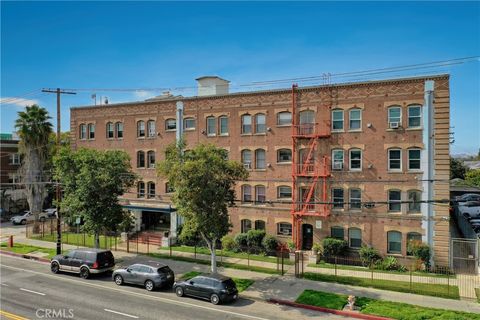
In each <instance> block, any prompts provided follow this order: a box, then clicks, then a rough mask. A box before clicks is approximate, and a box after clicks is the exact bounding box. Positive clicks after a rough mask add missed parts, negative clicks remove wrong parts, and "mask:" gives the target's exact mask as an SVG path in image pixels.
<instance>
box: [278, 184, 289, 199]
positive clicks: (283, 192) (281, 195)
mask: <svg viewBox="0 0 480 320" xmlns="http://www.w3.org/2000/svg"><path fill="white" fill-rule="evenodd" d="M277 198H278V199H291V198H292V187H290V186H279V187H277Z"/></svg>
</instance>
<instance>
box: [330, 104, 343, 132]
mask: <svg viewBox="0 0 480 320" xmlns="http://www.w3.org/2000/svg"><path fill="white" fill-rule="evenodd" d="M343 129H344V126H343V110H342V109H335V110H332V131H342V130H343Z"/></svg>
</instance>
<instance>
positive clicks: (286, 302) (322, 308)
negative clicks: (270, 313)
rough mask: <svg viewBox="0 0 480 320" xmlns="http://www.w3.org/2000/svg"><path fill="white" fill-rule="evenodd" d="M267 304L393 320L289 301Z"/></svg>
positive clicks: (274, 301) (379, 319) (370, 318)
mask: <svg viewBox="0 0 480 320" xmlns="http://www.w3.org/2000/svg"><path fill="white" fill-rule="evenodd" d="M267 302H270V303H277V304H282V305H285V306H290V307H295V308H302V309H308V310H313V311H320V312H326V313H332V314H336V315H339V316H345V317H349V318H356V319H365V320H391V318H385V317H381V316H375V315H369V314H363V313H356V312H352V311H343V310H336V309H329V308H324V307H316V306H311V305H308V304H301V303H296V302H293V301H287V300H279V299H268V300H267Z"/></svg>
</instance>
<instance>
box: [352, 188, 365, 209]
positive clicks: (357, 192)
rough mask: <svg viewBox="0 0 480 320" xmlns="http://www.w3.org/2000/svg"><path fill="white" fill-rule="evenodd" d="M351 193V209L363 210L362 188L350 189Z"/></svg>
mask: <svg viewBox="0 0 480 320" xmlns="http://www.w3.org/2000/svg"><path fill="white" fill-rule="evenodd" d="M349 193H350V209H352V210H361V209H362V190H361V189H356V188H352V189H350V190H349Z"/></svg>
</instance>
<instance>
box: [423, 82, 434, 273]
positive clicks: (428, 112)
mask: <svg viewBox="0 0 480 320" xmlns="http://www.w3.org/2000/svg"><path fill="white" fill-rule="evenodd" d="M434 84H435V82H434V81H433V80H426V81H425V89H424V90H425V92H424V94H425V107H424V116H423V128H424V130H423V143H424V145H425V152H423V155H422V158H423V159H422V165H423V168H424V171H423V177H422V180H423V194H424V197H423V200H433V198H434V196H435V195H434V190H433V187H434V182H433V181H432V180H433V179H434V170H435V168H434V156H435V144H434V137H435V136H434V118H433V117H434V111H433V94H434V89H433V88H434ZM422 212H423V222H422V224H423V225H422V228H423V229H424V230H425V231H426V234H425V237H424V241H425V242H426V243H427V244H428V245H429V247H430V249H431V253H432V254H431V258H430V260H431V261H430V263H431V265H432V266H433V260H434V259H433V258H434V257H433V256H434V250H433V246H434V241H433V237H434V225H435V222H434V216H435V208H434V206H433V203H431V202H427V203H422Z"/></svg>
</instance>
